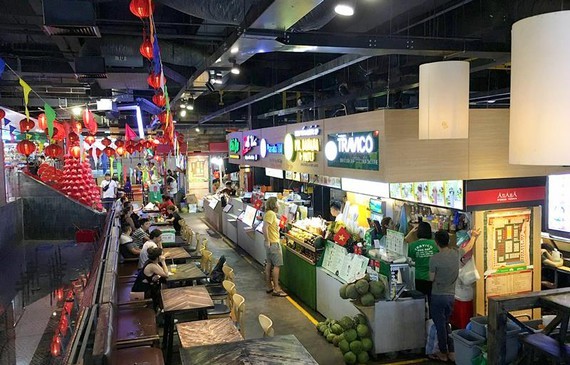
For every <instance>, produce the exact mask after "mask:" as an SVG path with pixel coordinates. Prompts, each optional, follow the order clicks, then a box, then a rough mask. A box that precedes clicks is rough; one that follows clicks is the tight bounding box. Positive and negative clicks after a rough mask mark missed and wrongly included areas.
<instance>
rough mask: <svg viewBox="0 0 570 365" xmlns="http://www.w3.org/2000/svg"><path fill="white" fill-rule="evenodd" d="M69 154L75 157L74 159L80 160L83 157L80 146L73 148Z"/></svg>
mask: <svg viewBox="0 0 570 365" xmlns="http://www.w3.org/2000/svg"><path fill="white" fill-rule="evenodd" d="M69 154H70V155H71V156H73V157H74V158H79V157H81V147H79V146H73V147H71V148H70V149H69Z"/></svg>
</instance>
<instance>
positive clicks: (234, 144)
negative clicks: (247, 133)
mask: <svg viewBox="0 0 570 365" xmlns="http://www.w3.org/2000/svg"><path fill="white" fill-rule="evenodd" d="M242 138H243V134H242V132H234V133H230V135H229V136H228V157H229V162H231V163H234V164H239V163H240V162H241V160H242V146H243V144H242Z"/></svg>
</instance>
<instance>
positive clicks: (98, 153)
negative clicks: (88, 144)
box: [95, 148, 103, 157]
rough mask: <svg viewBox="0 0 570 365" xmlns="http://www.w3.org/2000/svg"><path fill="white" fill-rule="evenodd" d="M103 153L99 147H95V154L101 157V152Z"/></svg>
mask: <svg viewBox="0 0 570 365" xmlns="http://www.w3.org/2000/svg"><path fill="white" fill-rule="evenodd" d="M102 153H103V150H101V149H99V148H95V155H96V156H97V157H101V154H102Z"/></svg>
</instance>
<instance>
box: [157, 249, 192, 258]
mask: <svg viewBox="0 0 570 365" xmlns="http://www.w3.org/2000/svg"><path fill="white" fill-rule="evenodd" d="M162 252H163V254H164V255H166V259H167V260H177V259H189V258H190V254H189V253H188V251H186V250H185V249H184V248H182V247H170V248H163V249H162Z"/></svg>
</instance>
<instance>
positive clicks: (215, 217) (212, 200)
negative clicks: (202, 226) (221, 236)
mask: <svg viewBox="0 0 570 365" xmlns="http://www.w3.org/2000/svg"><path fill="white" fill-rule="evenodd" d="M204 216H205V217H206V221H207V222H208V223H209V224H210V225H211V226H212V228H214V229H215V230H216V231H218V232H220V231H221V230H222V203H221V202H220V200H219V199H218V197H216V196H214V195H208V196H206V197H204Z"/></svg>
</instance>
